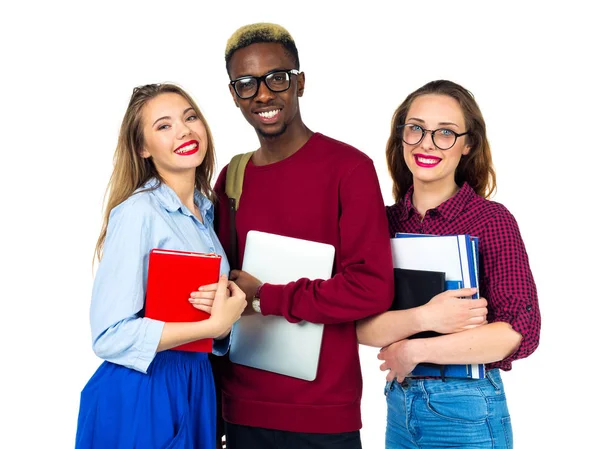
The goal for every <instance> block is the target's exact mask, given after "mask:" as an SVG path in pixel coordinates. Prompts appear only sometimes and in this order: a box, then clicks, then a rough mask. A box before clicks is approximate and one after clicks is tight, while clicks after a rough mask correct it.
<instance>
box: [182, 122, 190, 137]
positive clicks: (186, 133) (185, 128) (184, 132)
mask: <svg viewBox="0 0 600 449" xmlns="http://www.w3.org/2000/svg"><path fill="white" fill-rule="evenodd" d="M191 133H192V130H191V129H190V128H189V127H188V126H187V124H185V123H183V124H182V126H181V129H180V130H179V138H180V139H183V138H185V137H187V136H189V135H190V134H191Z"/></svg>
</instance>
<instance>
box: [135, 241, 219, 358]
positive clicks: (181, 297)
mask: <svg viewBox="0 0 600 449" xmlns="http://www.w3.org/2000/svg"><path fill="white" fill-rule="evenodd" d="M220 268H221V256H219V255H217V254H204V253H194V252H189V251H175V250H170V249H158V248H154V249H153V250H151V251H150V262H149V265H148V285H147V288H146V315H145V316H146V317H147V318H153V319H155V320H160V321H165V322H168V323H181V322H189V321H202V320H206V319H207V318H208V317H209V316H210V315H209V314H208V313H206V312H203V311H202V310H198V309H196V308H195V307H194V306H193V305H191V304H190V302H189V301H188V299H189V297H190V293H192V292H193V291H195V290H198V287H200V286H201V285H206V284H214V283H216V282H218V281H219V272H220ZM172 349H175V350H178V351H192V352H212V338H206V339H203V340H196V341H193V342H190V343H186V344H184V345H180V346H176V347H174V348H172Z"/></svg>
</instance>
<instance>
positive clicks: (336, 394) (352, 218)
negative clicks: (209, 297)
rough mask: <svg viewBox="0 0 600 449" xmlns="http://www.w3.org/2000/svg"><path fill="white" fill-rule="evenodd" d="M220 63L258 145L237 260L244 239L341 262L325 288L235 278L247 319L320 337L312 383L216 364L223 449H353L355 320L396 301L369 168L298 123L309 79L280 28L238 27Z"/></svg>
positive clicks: (225, 224)
mask: <svg viewBox="0 0 600 449" xmlns="http://www.w3.org/2000/svg"><path fill="white" fill-rule="evenodd" d="M225 60H226V68H227V73H228V75H229V77H230V80H231V82H230V85H229V89H230V92H231V95H232V98H233V101H234V103H235V105H236V106H237V107H238V108H239V109H240V111H241V112H242V114H243V116H244V117H245V118H246V120H247V121H248V123H249V124H250V125H251V126H252V127H253V128H254V129H255V130H256V134H257V136H258V140H259V143H260V148H259V149H258V150H256V151H255V152H254V153H253V154H252V157H251V159H250V161H249V162H248V165H247V166H246V168H245V173H244V182H243V191H242V195H241V199H240V201H239V208H238V210H237V213H236V216H235V220H236V221H235V223H236V230H237V238H238V240H239V251H238V253H239V255H240V256H241V255H242V254H243V249H244V244H245V239H246V234H247V232H248V231H249V230H259V231H265V232H270V233H274V234H281V235H285V236H289V237H295V238H300V239H305V240H312V241H318V242H322V243H329V244H331V245H333V246H334V247H335V254H336V259H335V264H334V269H333V273H332V277H331V279H328V280H312V281H311V280H308V279H299V280H298V281H296V282H291V283H289V284H286V285H273V284H269V283H265V284H261V282H260V280H258V279H255V278H253V277H252V276H251V275H249V274H248V273H245V272H243V271H238V270H234V271H232V274H231V278H232V279H234V280H235V282H236V283H237V284H238V285H239V286H240V287H241V288H242V289H243V290H244V291H245V293H246V296H247V300H248V302H249V306H248V307H247V309H246V310H250V311H251V313H261V314H262V315H276V316H283V317H285V318H286V319H287V320H288V321H290V322H293V323H297V322H299V321H302V320H306V321H308V322H312V323H323V324H324V325H325V329H324V333H323V341H322V346H321V354H320V360H319V366H318V371H317V376H316V379H315V380H313V381H306V380H300V379H296V378H294V377H289V376H284V375H279V374H275V373H271V372H267V371H262V370H258V369H253V368H249V367H246V366H242V365H238V364H234V363H231V362H230V361H227V360H226V361H224V364H223V366H220V367H218V368H219V369H217V372H220V376H221V378H220V381H221V382H222V392H223V395H222V399H223V418H224V420H225V422H226V424H225V428H226V435H227V448H228V449H240V448H242V449H253V448H261V449H262V448H282V447H285V448H286V449H295V448H303V449H304V448H308V447H310V448H324V449H325V448H331V447H337V448H347V449H358V448H360V447H361V441H360V434H359V429H360V428H361V425H362V424H361V416H360V399H361V394H362V377H361V369H360V364H359V354H358V344H357V340H356V332H355V321H356V320H358V319H361V318H364V317H367V316H370V315H373V314H376V313H380V312H382V311H384V310H387V309H388V308H389V307H390V304H391V301H392V297H393V267H392V258H391V249H390V243H389V237H388V229H387V221H386V216H385V209H384V205H383V199H382V196H381V191H380V187H379V182H378V180H377V175H376V172H375V168H374V166H373V162H372V161H371V159H370V158H369V157H367V156H366V155H365V154H364V153H362V152H360V151H358V150H357V149H355V148H353V147H351V146H349V145H347V144H345V143H342V142H339V141H337V140H334V139H332V138H330V137H326V136H324V135H323V134H320V133H313V131H311V130H310V129H309V128H308V127H307V126H306V125H305V124H304V122H303V121H302V118H301V115H300V105H299V98H300V97H301V96H302V95H303V93H304V87H305V77H304V73H303V72H301V71H300V63H299V59H298V51H297V49H296V45H295V43H294V40H293V39H292V37H291V36H290V34H289V33H288V32H287V30H285V29H284V28H283V27H281V26H279V25H274V24H265V23H259V24H253V25H248V26H244V27H242V28H240V29H239V30H237V31H236V32H235V33H234V34H233V35H232V36H231V38H230V39H229V41H228V43H227V47H226V52H225ZM226 176H227V168H225V169H223V171H222V172H221V174H220V176H219V178H218V180H217V183H216V186H215V191H216V192H217V195H218V202H217V205H218V212H217V213H218V223H219V224H218V235H219V238H220V239H221V242H222V243H223V244H224V246H225V248H226V250H228V251H229V255H230V256H231V252H230V251H231V248H230V244H229V242H230V235H229V232H230V231H229V224H230V223H229V219H230V215H229V213H230V212H229V210H228V207H227V206H228V198H227V195H226V194H225V184H226ZM234 258H235V257H234ZM234 258H232V259H234ZM234 332H235V330H234Z"/></svg>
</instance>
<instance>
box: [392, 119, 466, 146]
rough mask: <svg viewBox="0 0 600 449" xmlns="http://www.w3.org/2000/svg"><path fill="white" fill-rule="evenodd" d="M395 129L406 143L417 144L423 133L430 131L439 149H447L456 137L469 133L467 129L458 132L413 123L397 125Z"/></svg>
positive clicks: (452, 144) (423, 135)
mask: <svg viewBox="0 0 600 449" xmlns="http://www.w3.org/2000/svg"><path fill="white" fill-rule="evenodd" d="M396 130H397V131H398V132H399V133H400V135H401V136H402V141H403V142H404V143H405V144H407V145H417V144H419V143H421V141H422V140H423V138H424V137H425V133H431V140H432V141H433V144H434V145H435V146H436V147H437V148H438V149H439V150H449V149H450V148H452V147H453V146H454V144H455V143H456V139H458V138H459V137H462V136H466V135H467V134H470V132H469V131H466V132H464V133H460V134H459V133H457V132H455V131H452V130H451V129H448V128H439V129H434V130H431V129H425V128H423V127H422V126H420V125H417V124H415V123H407V124H405V125H398V126H397V127H396Z"/></svg>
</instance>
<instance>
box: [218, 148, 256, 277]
mask: <svg viewBox="0 0 600 449" xmlns="http://www.w3.org/2000/svg"><path fill="white" fill-rule="evenodd" d="M253 154H254V151H250V152H248V153H241V154H236V155H235V156H233V158H231V162H229V166H228V167H227V177H226V178H225V193H226V194H227V198H228V203H229V204H228V207H229V239H230V246H229V253H230V254H229V265H230V266H231V268H232V269H236V268H237V269H239V268H241V267H240V266H239V263H238V262H239V261H238V248H237V231H236V229H235V213H236V211H237V210H238V207H239V205H240V197H241V196H242V187H243V186H244V172H245V171H246V165H248V161H249V160H250V158H251V157H252V155H253Z"/></svg>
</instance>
